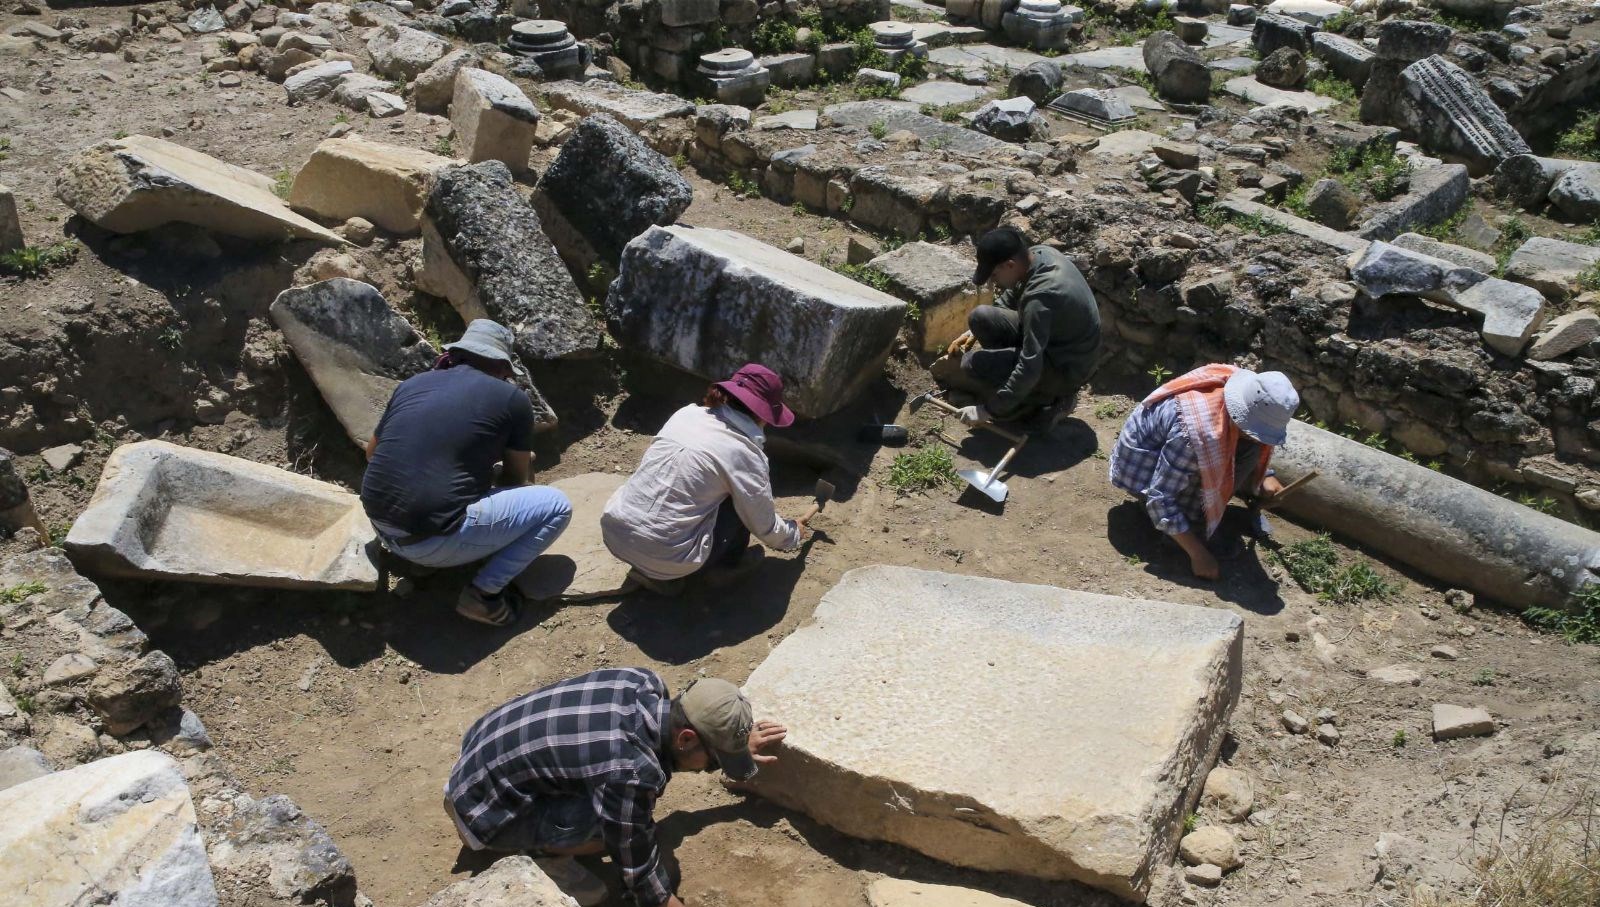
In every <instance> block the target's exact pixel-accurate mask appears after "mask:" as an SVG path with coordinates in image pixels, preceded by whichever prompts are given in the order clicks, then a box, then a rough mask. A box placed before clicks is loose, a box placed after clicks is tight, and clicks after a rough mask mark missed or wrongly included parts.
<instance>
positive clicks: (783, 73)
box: [757, 53, 817, 88]
mask: <svg viewBox="0 0 1600 907" xmlns="http://www.w3.org/2000/svg"><path fill="white" fill-rule="evenodd" d="M757 62H759V63H760V64H761V65H762V66H764V67H766V69H767V72H769V73H771V74H772V75H771V78H772V84H773V85H775V86H777V87H778V88H800V87H802V86H805V85H810V84H811V83H812V81H813V80H815V79H816V76H817V57H816V55H815V54H800V53H796V54H774V55H772V56H770V57H762V58H761V59H760V60H758V61H757Z"/></svg>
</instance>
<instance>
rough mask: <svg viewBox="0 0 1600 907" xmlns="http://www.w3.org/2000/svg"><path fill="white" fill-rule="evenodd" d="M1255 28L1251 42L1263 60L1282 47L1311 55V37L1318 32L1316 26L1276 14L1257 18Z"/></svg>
mask: <svg viewBox="0 0 1600 907" xmlns="http://www.w3.org/2000/svg"><path fill="white" fill-rule="evenodd" d="M1254 28H1255V30H1254V32H1252V35H1251V40H1252V42H1253V43H1254V44H1255V48H1256V56H1257V57H1259V58H1261V59H1266V57H1267V56H1268V55H1270V54H1271V53H1272V52H1273V51H1275V50H1277V49H1278V48H1280V47H1292V48H1294V49H1295V50H1298V51H1300V52H1301V53H1303V54H1308V53H1310V52H1311V35H1312V33H1313V32H1315V31H1316V30H1317V29H1316V27H1315V26H1311V25H1307V24H1306V23H1304V22H1301V21H1300V20H1299V19H1292V18H1290V17H1288V16H1280V15H1277V14H1274V13H1263V14H1261V15H1259V16H1257V17H1256V22H1255V26H1254Z"/></svg>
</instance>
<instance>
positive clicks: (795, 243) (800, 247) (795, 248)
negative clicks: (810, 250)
mask: <svg viewBox="0 0 1600 907" xmlns="http://www.w3.org/2000/svg"><path fill="white" fill-rule="evenodd" d="M783 251H785V252H789V253H791V254H794V255H804V254H805V251H806V238H805V237H804V236H796V237H795V238H794V239H791V240H789V244H788V245H786V246H784V247H783Z"/></svg>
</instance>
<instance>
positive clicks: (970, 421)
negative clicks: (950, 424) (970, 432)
mask: <svg viewBox="0 0 1600 907" xmlns="http://www.w3.org/2000/svg"><path fill="white" fill-rule="evenodd" d="M959 418H960V419H961V424H963V425H977V424H978V423H979V422H987V421H989V411H988V410H986V409H984V408H983V407H981V406H968V407H964V408H963V409H962V410H961V412H960V414H959Z"/></svg>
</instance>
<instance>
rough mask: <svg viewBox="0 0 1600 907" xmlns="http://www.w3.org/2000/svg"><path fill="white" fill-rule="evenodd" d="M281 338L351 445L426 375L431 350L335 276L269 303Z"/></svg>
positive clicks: (378, 302) (390, 312)
mask: <svg viewBox="0 0 1600 907" xmlns="http://www.w3.org/2000/svg"><path fill="white" fill-rule="evenodd" d="M270 311H271V313H272V323H273V324H276V325H277V326H278V330H279V331H282V332H283V337H284V339H285V340H287V341H288V343H289V349H291V350H293V351H294V355H295V358H296V359H299V360H300V364H301V365H303V366H305V370H306V372H307V373H308V374H310V375H311V381H312V382H313V383H314V384H316V386H317V390H319V391H321V392H322V399H324V400H326V401H327V402H328V408H329V409H331V410H333V414H334V416H335V417H337V418H338V420H339V424H340V425H343V426H344V430H345V432H346V433H347V434H348V435H349V436H350V440H351V441H354V442H355V443H356V444H357V445H358V446H362V447H365V446H366V443H367V440H368V439H369V438H371V437H372V436H373V435H374V434H375V433H376V430H377V427H378V420H379V419H381V418H382V417H383V410H384V407H385V406H387V405H388V403H389V397H390V396H391V395H393V394H394V389H395V388H396V387H398V386H399V384H400V382H401V381H404V380H405V379H407V378H409V377H411V376H412V375H416V374H419V373H421V372H425V371H427V370H428V369H429V368H431V367H432V366H433V363H434V360H435V358H436V357H437V356H438V351H437V350H435V349H434V348H433V345H432V344H430V343H428V341H426V340H424V339H422V337H421V336H420V335H419V334H418V333H417V332H416V329H415V328H413V327H412V326H411V324H410V323H409V322H407V321H406V320H405V319H404V318H402V317H400V315H398V314H397V313H396V312H395V310H394V309H392V308H390V307H389V303H388V302H386V301H385V300H384V298H383V294H381V293H379V292H378V289H377V288H376V287H374V286H372V285H370V284H365V283H362V282H361V281H359V280H350V279H349V278H345V277H335V278H333V279H332V280H324V281H322V282H320V283H314V284H311V285H310V286H305V287H292V288H290V289H287V290H284V291H283V292H282V293H279V294H278V298H277V299H275V300H274V301H273V303H272V308H271V310H270Z"/></svg>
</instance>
